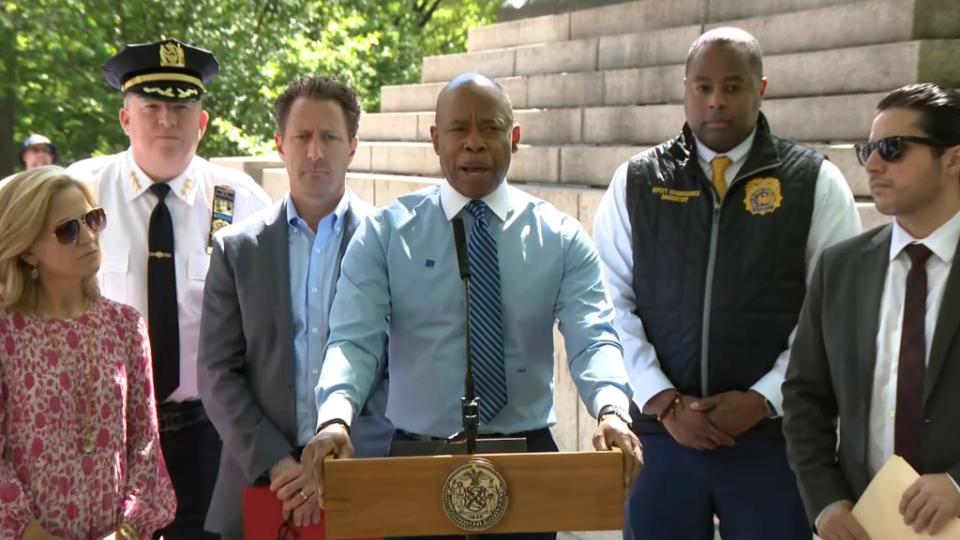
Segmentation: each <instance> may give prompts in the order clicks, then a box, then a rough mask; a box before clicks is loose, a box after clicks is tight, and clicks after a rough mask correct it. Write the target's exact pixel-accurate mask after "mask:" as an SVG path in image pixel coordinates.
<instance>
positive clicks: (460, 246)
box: [453, 218, 470, 281]
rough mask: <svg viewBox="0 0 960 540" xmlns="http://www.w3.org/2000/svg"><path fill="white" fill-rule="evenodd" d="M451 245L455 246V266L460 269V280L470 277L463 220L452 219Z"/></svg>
mask: <svg viewBox="0 0 960 540" xmlns="http://www.w3.org/2000/svg"><path fill="white" fill-rule="evenodd" d="M453 243H454V244H455V245H456V246H457V265H458V266H459V267H460V279H462V280H464V281H467V279H468V278H469V277H470V263H469V262H468V261H467V248H466V245H467V240H466V235H465V234H464V232H463V219H461V218H453Z"/></svg>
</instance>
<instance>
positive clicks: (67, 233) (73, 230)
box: [53, 208, 107, 246]
mask: <svg viewBox="0 0 960 540" xmlns="http://www.w3.org/2000/svg"><path fill="white" fill-rule="evenodd" d="M81 221H82V222H83V224H84V225H86V226H87V228H88V229H90V232H92V233H93V234H97V233H98V232H100V231H102V230H103V229H104V228H105V227H106V226H107V213H106V212H104V211H103V208H94V209H93V210H91V211H89V212H87V213H86V214H84V215H82V216H80V217H78V218H75V219H71V220H70V221H65V222H63V223H61V224H59V225H57V227H56V228H55V229H53V235H54V236H56V237H57V242H60V243H61V244H63V245H65V246H67V245H70V244H76V243H77V238H79V237H80V222H81Z"/></svg>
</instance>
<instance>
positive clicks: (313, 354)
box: [286, 190, 350, 445]
mask: <svg viewBox="0 0 960 540" xmlns="http://www.w3.org/2000/svg"><path fill="white" fill-rule="evenodd" d="M349 197H350V192H349V190H348V191H347V192H346V193H345V194H344V196H343V197H342V198H341V199H340V203H339V204H338V205H337V207H336V209H335V210H334V211H333V213H331V214H328V215H327V216H325V217H324V218H323V219H321V220H320V223H319V224H318V225H317V232H316V234H314V232H313V231H312V230H311V229H310V226H309V225H308V224H307V222H306V221H304V220H303V218H301V217H300V215H299V214H298V213H297V209H296V207H295V206H294V205H293V201H292V200H291V199H290V195H289V194H287V200H286V205H287V223H288V224H289V227H288V229H287V231H288V235H287V236H288V238H289V242H290V306H291V307H292V309H293V313H292V315H293V317H292V319H291V321H292V323H293V351H294V355H295V357H296V358H295V360H296V373H295V377H296V379H295V385H294V388H295V391H296V410H297V442H298V443H299V444H300V445H305V444H306V443H307V442H309V441H310V439H311V438H313V435H314V434H315V433H316V431H315V430H316V427H317V405H316V386H317V381H319V379H320V367H321V365H322V364H323V351H324V348H325V347H326V344H327V336H328V335H329V330H330V327H329V315H330V305H331V303H332V302H333V294H334V291H335V290H336V275H337V262H338V261H337V257H338V255H339V252H340V242H341V239H342V238H343V216H344V214H345V213H346V211H347V208H348V207H349Z"/></svg>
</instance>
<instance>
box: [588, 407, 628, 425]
mask: <svg viewBox="0 0 960 540" xmlns="http://www.w3.org/2000/svg"><path fill="white" fill-rule="evenodd" d="M608 414H612V415H614V416H616V417H617V418H619V419H621V420H623V423H624V424H626V425H627V427H630V426H632V425H633V420H632V419H631V418H630V413H629V412H627V411H625V410H623V409H622V408H621V407H617V406H616V405H604V406H603V407H600V411H599V412H597V422H598V423H599V422H602V421H603V417H604V416H607V415H608Z"/></svg>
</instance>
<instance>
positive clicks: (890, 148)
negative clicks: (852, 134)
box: [853, 135, 946, 165]
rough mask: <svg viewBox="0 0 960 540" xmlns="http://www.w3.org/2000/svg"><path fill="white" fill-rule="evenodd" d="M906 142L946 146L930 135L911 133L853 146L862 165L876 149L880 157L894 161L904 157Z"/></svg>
mask: <svg viewBox="0 0 960 540" xmlns="http://www.w3.org/2000/svg"><path fill="white" fill-rule="evenodd" d="M905 142H912V143H917V144H924V145H927V146H932V147H934V148H946V146H945V145H944V144H943V143H940V142H938V141H935V140H933V139H931V138H929V137H913V136H910V135H897V136H895V137H885V138H883V139H880V140H879V141H873V142H865V143H857V144H855V145H853V148H854V149H855V150H856V151H857V160H858V161H860V164H861V165H866V164H867V160H868V159H870V155H871V154H873V152H874V151H877V152H879V153H880V157H881V158H882V159H883V160H884V161H886V162H888V163H892V162H894V161H897V160H898V159H900V158H901V157H903V152H904V145H903V143H905Z"/></svg>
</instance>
